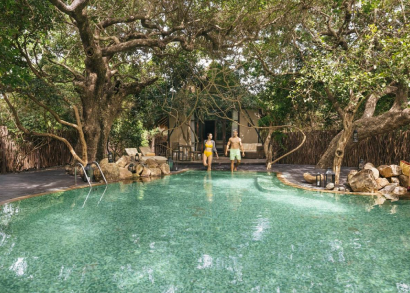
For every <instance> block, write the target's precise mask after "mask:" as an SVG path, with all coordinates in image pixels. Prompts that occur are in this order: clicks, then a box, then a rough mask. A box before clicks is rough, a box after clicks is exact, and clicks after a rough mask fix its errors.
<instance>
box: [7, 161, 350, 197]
mask: <svg viewBox="0 0 410 293" xmlns="http://www.w3.org/2000/svg"><path fill="white" fill-rule="evenodd" d="M252 161H253V162H252ZM251 162H252V163H251ZM186 168H188V169H194V170H206V168H205V167H204V166H202V164H201V163H200V162H195V163H193V162H188V163H182V162H181V163H178V169H179V170H182V169H186ZM351 169H352V168H343V169H342V178H343V179H344V178H346V176H347V174H348V172H349V171H350V170H351ZM213 170H215V171H218V170H224V171H229V170H230V165H229V163H228V162H227V161H226V162H225V161H222V160H221V161H219V162H215V163H214V164H213ZM239 171H265V172H266V167H265V165H264V163H263V161H261V162H257V164H255V160H248V161H247V160H244V164H241V165H240V166H239ZM271 171H272V172H281V173H282V174H283V175H284V176H285V177H286V179H288V180H289V181H290V182H292V183H295V184H297V185H300V186H306V187H312V185H311V184H307V183H306V182H304V180H303V173H305V172H310V173H311V174H316V173H317V172H320V173H324V172H325V170H323V169H315V166H312V165H285V164H280V165H273V166H272V170H271ZM77 184H78V186H86V185H87V183H85V182H82V181H81V180H77ZM74 186H75V185H74V177H73V176H70V175H67V174H66V173H65V170H64V168H52V169H47V170H41V171H31V172H22V173H18V174H6V175H0V204H1V202H4V201H7V200H9V199H12V198H16V197H20V196H25V195H32V194H38V193H48V192H53V191H58V190H62V189H67V188H70V187H74Z"/></svg>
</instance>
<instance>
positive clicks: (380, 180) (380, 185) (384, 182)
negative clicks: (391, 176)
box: [376, 178, 390, 190]
mask: <svg viewBox="0 0 410 293" xmlns="http://www.w3.org/2000/svg"><path fill="white" fill-rule="evenodd" d="M376 182H377V189H378V190H380V189H382V188H383V187H385V186H387V185H389V184H390V182H389V180H387V179H386V178H377V179H376Z"/></svg>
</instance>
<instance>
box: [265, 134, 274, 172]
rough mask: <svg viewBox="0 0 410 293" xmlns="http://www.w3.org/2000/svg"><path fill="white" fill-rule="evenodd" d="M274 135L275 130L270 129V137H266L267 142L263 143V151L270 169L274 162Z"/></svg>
mask: <svg viewBox="0 0 410 293" xmlns="http://www.w3.org/2000/svg"><path fill="white" fill-rule="evenodd" d="M272 133H273V129H272V128H269V132H268V136H267V137H266V139H265V142H264V143H263V151H264V152H265V157H266V166H267V167H270V166H269V164H271V162H272V145H271V141H272Z"/></svg>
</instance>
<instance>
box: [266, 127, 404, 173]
mask: <svg viewBox="0 0 410 293" xmlns="http://www.w3.org/2000/svg"><path fill="white" fill-rule="evenodd" d="M336 134H337V131H311V132H307V133H306V142H305V144H304V145H303V146H302V148H300V149H299V150H297V151H296V152H294V153H292V154H290V155H289V156H287V157H285V158H284V159H282V160H280V161H279V162H278V164H299V165H316V164H317V162H318V161H319V159H320V157H321V156H322V154H323V153H324V152H325V151H326V149H327V147H328V145H329V143H330V141H331V140H332V139H333V137H334V136H335V135H336ZM301 139H302V135H301V134H300V133H296V132H295V133H293V132H292V133H286V135H285V136H284V137H283V138H282V139H281V140H280V141H275V142H274V143H273V144H274V145H273V152H274V158H275V157H279V156H280V155H281V154H283V153H285V152H286V151H287V150H291V149H292V148H295V147H296V146H297V145H298V144H299V143H300V141H301ZM409 150H410V131H409V130H406V131H401V130H400V131H392V132H389V133H386V134H383V135H378V136H374V137H370V138H367V139H364V140H362V141H359V142H358V143H355V144H354V145H353V146H352V147H351V148H350V149H347V150H346V153H345V156H344V159H343V166H347V167H357V166H358V164H359V161H360V159H363V160H364V161H365V162H371V163H373V164H374V165H375V166H376V165H377V166H379V165H382V164H399V163H400V160H406V161H409V160H410V152H409Z"/></svg>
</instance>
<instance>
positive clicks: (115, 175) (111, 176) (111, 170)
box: [94, 163, 120, 182]
mask: <svg viewBox="0 0 410 293" xmlns="http://www.w3.org/2000/svg"><path fill="white" fill-rule="evenodd" d="M100 167H101V170H102V171H103V173H104V175H105V179H107V181H108V182H110V181H118V180H120V168H119V167H118V165H117V164H115V163H107V164H103V165H100ZM94 178H95V180H97V181H101V180H103V178H102V176H101V173H100V170H98V168H94Z"/></svg>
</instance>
